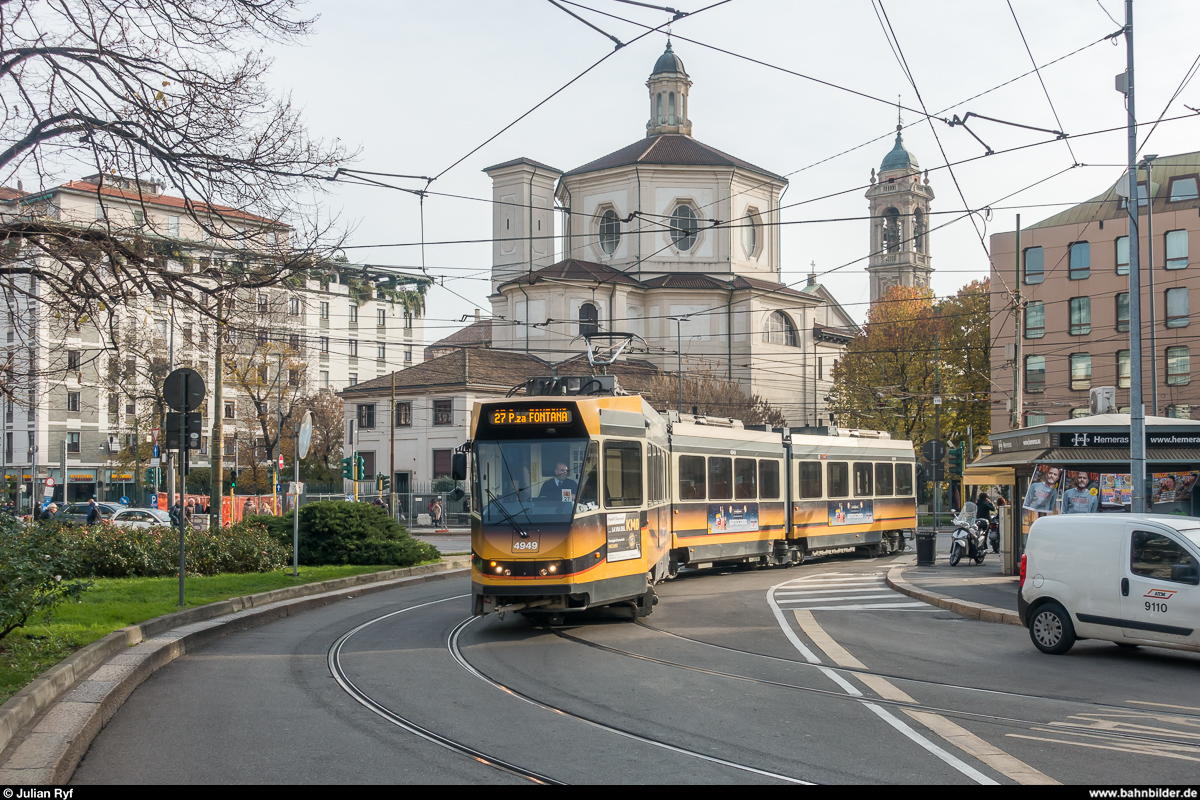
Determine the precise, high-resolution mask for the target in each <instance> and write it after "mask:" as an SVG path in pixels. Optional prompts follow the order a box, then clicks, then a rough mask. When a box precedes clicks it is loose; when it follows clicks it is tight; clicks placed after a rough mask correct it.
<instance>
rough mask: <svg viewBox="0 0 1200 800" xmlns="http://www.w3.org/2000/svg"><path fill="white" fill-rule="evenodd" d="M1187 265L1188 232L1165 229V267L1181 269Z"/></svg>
mask: <svg viewBox="0 0 1200 800" xmlns="http://www.w3.org/2000/svg"><path fill="white" fill-rule="evenodd" d="M1187 265H1188V232H1187V231H1167V269H1183V268H1184V267H1186V266H1187Z"/></svg>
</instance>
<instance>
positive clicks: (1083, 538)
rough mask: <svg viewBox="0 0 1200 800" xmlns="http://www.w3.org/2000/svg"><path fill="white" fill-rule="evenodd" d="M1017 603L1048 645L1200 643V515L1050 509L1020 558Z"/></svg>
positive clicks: (1186, 646) (1048, 648)
mask: <svg viewBox="0 0 1200 800" xmlns="http://www.w3.org/2000/svg"><path fill="white" fill-rule="evenodd" d="M1017 611H1018V613H1019V614H1020V616H1021V622H1022V623H1024V624H1025V625H1026V626H1027V627H1028V628H1029V635H1030V638H1031V639H1032V640H1033V644H1034V645H1035V646H1036V647H1037V648H1038V649H1039V650H1041V651H1042V652H1043V653H1051V654H1055V655H1058V654H1062V653H1065V652H1067V651H1068V650H1070V649H1071V647H1072V645H1074V644H1075V641H1076V640H1078V639H1105V640H1107V641H1110V642H1115V643H1116V644H1118V645H1120V646H1122V647H1137V646H1138V645H1153V646H1155V647H1170V648H1175V649H1182V650H1196V651H1200V631H1198V630H1197V629H1200V519H1196V518H1194V517H1180V516H1171V515H1166V514H1066V515H1062V516H1051V517H1042V518H1041V519H1039V520H1037V521H1036V522H1034V523H1033V526H1032V527H1031V528H1030V529H1029V542H1028V544H1027V545H1026V548H1025V555H1024V556H1022V558H1021V590H1020V593H1019V594H1018V596H1017Z"/></svg>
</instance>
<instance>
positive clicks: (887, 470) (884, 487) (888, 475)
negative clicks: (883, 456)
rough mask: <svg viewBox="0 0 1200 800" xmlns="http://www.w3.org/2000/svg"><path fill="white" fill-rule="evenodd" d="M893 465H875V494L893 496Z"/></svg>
mask: <svg viewBox="0 0 1200 800" xmlns="http://www.w3.org/2000/svg"><path fill="white" fill-rule="evenodd" d="M892 493H893V488H892V465H891V464H876V465H875V494H892Z"/></svg>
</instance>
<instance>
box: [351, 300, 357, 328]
mask: <svg viewBox="0 0 1200 800" xmlns="http://www.w3.org/2000/svg"><path fill="white" fill-rule="evenodd" d="M349 312H350V323H351V324H352V325H353V324H357V323H358V303H356V302H354V301H353V300H351V301H350V306H349Z"/></svg>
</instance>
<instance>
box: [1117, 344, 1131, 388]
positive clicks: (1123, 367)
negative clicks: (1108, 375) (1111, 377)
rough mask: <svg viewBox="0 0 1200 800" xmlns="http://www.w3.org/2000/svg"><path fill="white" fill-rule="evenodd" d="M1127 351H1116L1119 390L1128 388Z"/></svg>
mask: <svg viewBox="0 0 1200 800" xmlns="http://www.w3.org/2000/svg"><path fill="white" fill-rule="evenodd" d="M1129 374H1130V373H1129V351H1128V350H1118V351H1117V386H1118V387H1119V388H1121V389H1128V388H1129Z"/></svg>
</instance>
